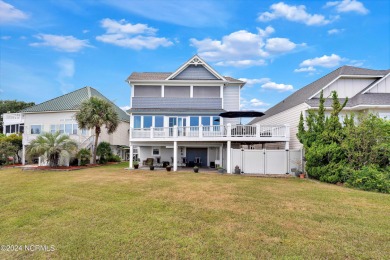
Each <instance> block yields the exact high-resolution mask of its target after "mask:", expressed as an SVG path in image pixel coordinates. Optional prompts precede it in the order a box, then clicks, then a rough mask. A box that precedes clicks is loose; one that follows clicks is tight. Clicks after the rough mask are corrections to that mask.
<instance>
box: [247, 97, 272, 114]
mask: <svg viewBox="0 0 390 260" xmlns="http://www.w3.org/2000/svg"><path fill="white" fill-rule="evenodd" d="M269 106H270V104H268V103H266V102H264V101H261V100H259V99H257V98H252V99H250V100H248V99H247V98H245V97H241V98H240V109H242V110H257V111H259V110H262V111H264V110H266V109H267V108H268V107H269Z"/></svg>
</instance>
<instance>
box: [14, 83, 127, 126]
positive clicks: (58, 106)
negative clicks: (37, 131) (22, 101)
mask: <svg viewBox="0 0 390 260" xmlns="http://www.w3.org/2000/svg"><path fill="white" fill-rule="evenodd" d="M90 97H98V98H101V99H104V100H107V101H108V102H110V103H111V104H112V105H113V106H114V108H115V111H116V112H117V113H118V116H119V119H120V120H121V121H126V122H129V121H130V116H129V115H128V114H126V112H125V111H123V110H122V109H120V108H119V107H118V106H117V105H115V104H114V103H112V102H111V101H110V100H108V99H107V98H106V97H105V96H103V95H102V94H101V93H100V92H99V91H97V90H96V89H94V88H91V87H84V88H81V89H78V90H75V91H73V92H70V93H68V94H65V95H62V96H59V97H56V98H53V99H50V100H48V101H45V102H43V103H40V104H38V105H35V106H32V107H28V108H25V109H23V110H22V111H20V112H21V113H40V112H49V111H50V112H52V111H74V110H79V107H80V105H81V103H82V102H83V101H85V100H88V99H89V98H90Z"/></svg>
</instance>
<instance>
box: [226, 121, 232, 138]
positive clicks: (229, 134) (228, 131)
mask: <svg viewBox="0 0 390 260" xmlns="http://www.w3.org/2000/svg"><path fill="white" fill-rule="evenodd" d="M226 128H227V130H226V132H227V133H226V135H227V136H228V137H230V136H232V124H231V123H228V124H227V125H226Z"/></svg>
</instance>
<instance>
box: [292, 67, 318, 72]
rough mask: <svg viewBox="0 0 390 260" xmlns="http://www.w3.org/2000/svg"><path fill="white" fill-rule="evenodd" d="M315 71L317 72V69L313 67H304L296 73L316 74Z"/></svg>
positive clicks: (296, 70)
mask: <svg viewBox="0 0 390 260" xmlns="http://www.w3.org/2000/svg"><path fill="white" fill-rule="evenodd" d="M314 71H316V69H315V68H314V67H313V66H309V67H303V68H299V69H295V70H294V72H314Z"/></svg>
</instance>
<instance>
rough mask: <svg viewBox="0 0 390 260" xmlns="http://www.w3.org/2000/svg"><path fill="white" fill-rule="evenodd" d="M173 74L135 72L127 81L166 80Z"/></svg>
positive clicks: (227, 78) (230, 80) (230, 78)
mask: <svg viewBox="0 0 390 260" xmlns="http://www.w3.org/2000/svg"><path fill="white" fill-rule="evenodd" d="M171 74H172V73H171V72H133V73H131V75H130V76H129V77H128V78H127V81H136V80H165V79H166V78H168V77H169V76H170V75H171ZM224 78H225V79H226V80H227V81H228V82H230V83H240V84H242V83H245V82H243V81H241V80H238V79H235V78H232V77H226V76H224Z"/></svg>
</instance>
